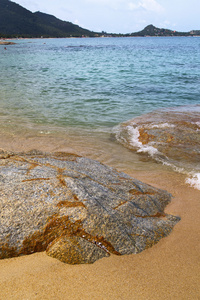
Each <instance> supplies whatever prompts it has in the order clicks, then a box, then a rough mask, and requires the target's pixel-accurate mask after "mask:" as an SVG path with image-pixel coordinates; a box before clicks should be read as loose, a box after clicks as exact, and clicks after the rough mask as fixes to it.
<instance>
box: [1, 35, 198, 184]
mask: <svg viewBox="0 0 200 300" xmlns="http://www.w3.org/2000/svg"><path fill="white" fill-rule="evenodd" d="M14 42H15V43H16V44H15V45H9V46H6V49H4V47H5V46H3V45H0V68H1V72H0V126H1V134H5V135H6V134H8V135H10V136H11V135H12V136H13V137H15V138H17V137H19V138H20V137H27V139H28V138H30V136H31V137H33V136H35V137H38V138H41V137H42V136H45V137H50V138H51V139H53V138H54V139H55V140H56V139H57V138H58V136H59V137H60V139H61V140H62V139H63V140H65V141H68V144H70V146H71V149H72V150H73V149H74V148H76V146H77V145H78V144H79V147H80V149H81V147H82V148H84V147H85V148H87V149H89V148H90V147H91V151H93V152H95V151H99V156H98V155H97V156H98V157H97V158H98V159H100V160H101V156H102V157H106V156H110V157H111V156H113V157H115V158H113V159H115V161H116V164H114V165H116V166H117V167H118V165H117V161H119V160H120V161H123V157H122V156H123V155H124V159H125V156H126V159H125V161H126V163H127V164H128V165H130V162H131V164H132V167H133V168H139V167H138V164H139V161H141V160H143V161H144V160H145V159H144V156H146V157H147V158H148V157H149V158H150V159H151V163H150V162H149V161H148V159H147V161H146V166H148V164H151V167H152V168H153V167H154V166H156V165H157V164H158V162H159V163H160V165H162V166H166V167H168V168H171V169H172V170H173V172H174V171H175V172H179V173H183V174H186V184H190V185H192V186H193V187H194V188H198V189H200V159H199V157H200V140H199V136H200V38H199V37H157V38H155V37H153V38H151V37H147V38H78V39H72V38H71V39H25V40H14ZM177 116H178V117H177ZM135 118H136V121H135ZM138 118H139V121H138ZM177 118H178V119H179V121H180V123H179V124H178V123H176V120H177ZM129 120H131V121H129ZM147 120H148V128H147V127H145V126H144V124H147ZM137 122H139V123H137ZM180 124H181V125H180ZM184 126H185V127H184ZM141 128H142V129H141ZM155 128H159V130H158V131H156V133H155V130H154V131H153V133H152V132H149V131H148V130H150V129H151V130H152V129H155ZM172 128H173V129H174V128H176V129H177V130H176V131H174V130H173V132H172V131H171V130H172ZM180 128H181V130H182V131H181V133H180V130H179V129H180ZM187 128H190V129H191V130H192V131H191V132H188V131H187V130H186V129H187ZM141 130H142V131H141ZM186 131H187V134H184V133H185V132H186ZM141 132H142V133H143V137H144V136H146V137H148V139H147V138H146V139H144V138H143V140H142V137H140V134H141ZM163 132H164V133H165V138H161V139H160V138H157V140H154V138H153V137H155V136H156V137H158V135H159V136H162V137H163ZM169 134H170V137H169ZM180 136H181V138H180ZM188 136H192V137H193V139H192V141H191V140H189V139H188ZM149 137H150V138H149ZM174 141H176V142H174ZM97 145H98V146H97ZM161 145H162V146H163V147H161ZM193 146H194V147H193ZM166 147H167V151H165V149H166ZM0 148H1V143H0ZM97 148H98V150H97ZM161 148H162V149H161ZM193 148H194V149H193ZM77 149H78V148H77ZM122 149H123V150H122ZM163 149H164V150H163ZM180 149H181V151H179V150H180ZM193 150H194V151H193ZM88 151H89V150H88ZM177 151H178V152H177ZM88 153H89V152H88ZM176 153H178V155H176ZM194 156H195V159H194ZM141 157H142V158H141ZM190 158H191V159H190ZM110 159H111V158H110ZM103 160H104V161H106V159H103ZM108 163H109V159H108ZM111 164H112V163H111ZM122 169H123V167H122Z"/></svg>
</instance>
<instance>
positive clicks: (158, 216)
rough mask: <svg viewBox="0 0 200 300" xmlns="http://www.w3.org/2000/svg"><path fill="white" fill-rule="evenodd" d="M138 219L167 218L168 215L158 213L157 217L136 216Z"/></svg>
mask: <svg viewBox="0 0 200 300" xmlns="http://www.w3.org/2000/svg"><path fill="white" fill-rule="evenodd" d="M135 217H136V218H143V219H146V218H165V217H166V214H165V213H164V212H157V213H156V214H155V215H147V216H140V215H135Z"/></svg>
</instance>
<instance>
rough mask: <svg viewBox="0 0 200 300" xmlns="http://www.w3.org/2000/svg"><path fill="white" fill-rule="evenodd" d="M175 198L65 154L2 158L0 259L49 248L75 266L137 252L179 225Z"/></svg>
mask: <svg viewBox="0 0 200 300" xmlns="http://www.w3.org/2000/svg"><path fill="white" fill-rule="evenodd" d="M170 199H171V195H170V194H169V193H167V192H166V191H163V190H159V189H156V188H154V187H152V186H149V185H147V184H144V183H142V182H140V181H138V180H136V179H133V178H131V177H130V176H128V175H126V174H124V173H120V172H117V171H116V170H115V169H113V168H110V167H107V166H105V165H103V164H101V163H99V162H97V161H94V160H91V159H87V158H84V157H80V156H77V155H74V154H67V153H53V154H48V153H42V152H38V151H31V152H29V153H21V154H15V153H7V152H2V153H0V222H1V224H0V258H9V257H14V256H19V255H24V254H31V253H34V252H39V251H44V250H46V252H47V254H48V255H50V256H52V257H55V258H57V259H59V260H61V261H63V262H66V263H70V264H78V263H93V262H94V261H96V260H97V259H99V258H102V257H105V256H109V255H110V254H111V253H113V254H117V255H121V254H131V253H138V252H141V251H143V250H144V249H146V248H148V247H150V246H152V245H153V244H155V243H157V242H158V241H159V240H160V239H161V238H162V237H165V236H167V235H168V234H169V233H170V232H171V231H172V229H173V226H174V225H175V224H176V223H177V222H178V221H179V217H174V216H171V215H167V214H165V213H164V208H165V206H166V205H167V204H168V203H169V202H170Z"/></svg>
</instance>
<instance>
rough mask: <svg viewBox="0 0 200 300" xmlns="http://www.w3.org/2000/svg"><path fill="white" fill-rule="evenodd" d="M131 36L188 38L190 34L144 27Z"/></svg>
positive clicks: (150, 26)
mask: <svg viewBox="0 0 200 300" xmlns="http://www.w3.org/2000/svg"><path fill="white" fill-rule="evenodd" d="M130 35H131V36H190V35H191V33H190V32H179V31H173V30H169V29H164V28H157V27H155V26H153V25H148V26H146V27H145V28H144V29H143V30H141V31H139V32H135V33H131V34H130Z"/></svg>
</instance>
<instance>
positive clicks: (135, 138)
mask: <svg viewBox="0 0 200 300" xmlns="http://www.w3.org/2000/svg"><path fill="white" fill-rule="evenodd" d="M138 128H139V127H137V128H134V127H133V126H127V131H128V134H129V136H130V137H131V141H130V144H131V146H133V147H135V148H138V150H137V152H144V153H149V154H150V155H151V156H153V155H155V154H156V153H158V150H157V149H156V148H154V147H153V146H151V145H143V144H142V143H141V142H140V141H139V136H140V133H139V130H138Z"/></svg>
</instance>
